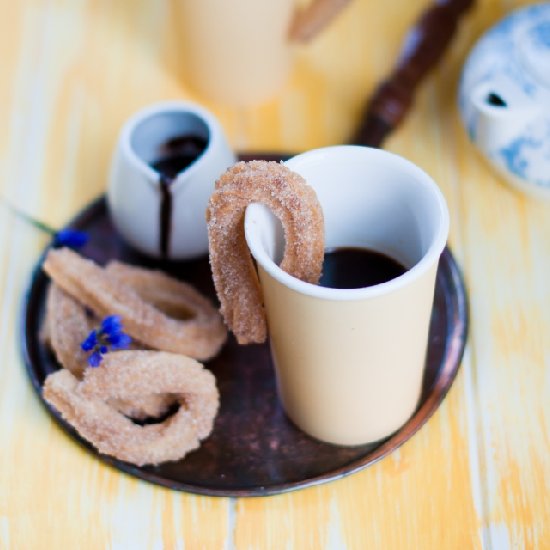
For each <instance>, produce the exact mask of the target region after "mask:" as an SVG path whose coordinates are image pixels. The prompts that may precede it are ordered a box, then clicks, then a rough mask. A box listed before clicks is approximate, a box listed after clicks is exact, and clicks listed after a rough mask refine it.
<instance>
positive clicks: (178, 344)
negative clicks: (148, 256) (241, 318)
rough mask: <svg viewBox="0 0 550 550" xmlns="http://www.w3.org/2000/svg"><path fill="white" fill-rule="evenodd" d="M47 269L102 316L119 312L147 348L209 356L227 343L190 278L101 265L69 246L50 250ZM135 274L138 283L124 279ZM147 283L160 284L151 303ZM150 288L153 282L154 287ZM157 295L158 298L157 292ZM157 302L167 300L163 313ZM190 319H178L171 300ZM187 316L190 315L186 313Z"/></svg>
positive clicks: (216, 317) (220, 325)
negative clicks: (174, 277) (172, 314)
mask: <svg viewBox="0 0 550 550" xmlns="http://www.w3.org/2000/svg"><path fill="white" fill-rule="evenodd" d="M44 270H45V271H46V272H47V273H48V275H50V277H51V278H52V279H53V280H54V281H55V283H56V284H57V285H59V286H60V287H61V288H62V289H63V290H64V291H65V292H67V293H68V294H69V295H71V296H72V297H73V298H75V299H76V300H78V301H79V302H81V303H83V304H85V305H86V306H87V307H89V308H90V309H92V310H93V311H94V313H95V314H96V315H98V316H104V315H119V316H120V317H121V319H122V322H123V323H124V328H125V331H126V332H127V333H128V334H129V335H130V336H131V337H132V338H135V339H136V340H138V341H140V342H142V343H143V344H145V345H146V346H147V347H149V348H153V349H158V350H164V351H170V352H174V353H181V354H184V355H189V356H191V357H194V358H196V359H201V360H204V359H209V358H210V357H213V356H214V355H216V354H217V353H218V351H219V349H220V347H221V346H222V344H223V343H224V342H225V339H226V336H227V333H226V330H225V327H224V326H223V323H222V320H221V318H220V315H219V313H218V312H217V311H216V309H215V307H214V306H213V305H212V304H211V303H210V301H209V300H208V299H207V298H205V297H204V296H202V295H201V294H200V293H199V292H197V291H196V290H195V289H194V288H193V287H191V286H190V285H187V284H186V283H183V282H180V281H176V280H174V279H172V278H170V277H168V276H167V275H165V274H163V273H161V272H147V271H146V270H143V269H139V268H132V267H129V266H124V267H121V266H120V264H115V265H114V266H112V267H110V268H108V269H103V268H101V267H100V266H98V265H97V264H95V263H94V262H93V261H91V260H88V259H85V258H82V257H81V256H79V255H78V254H77V253H75V252H73V251H72V250H69V249H67V248H62V249H57V250H50V251H49V252H48V255H47V256H46V260H45V262H44ZM129 277H131V278H132V280H133V281H134V284H135V285H136V286H135V288H133V287H132V286H130V285H129V284H126V282H125V279H127V278H129ZM149 284H151V285H158V287H159V288H157V289H156V290H155V291H154V292H155V295H154V296H153V298H152V302H149V301H148V297H151V296H152V295H151V291H150V290H149V286H148V285H149ZM151 288H152V287H151ZM155 296H156V297H155ZM155 302H156V304H157V305H159V304H160V305H161V306H162V305H164V307H166V309H167V310H168V313H164V312H163V311H161V309H159V307H156V306H155ZM171 303H177V304H178V306H177V307H178V311H180V314H181V310H182V308H183V309H185V310H186V311H188V312H189V313H190V314H191V316H192V318H186V319H181V318H174V317H172V316H171V315H170V310H171V307H170V304H171ZM186 317H188V315H187V314H186Z"/></svg>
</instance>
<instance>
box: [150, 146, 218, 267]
mask: <svg viewBox="0 0 550 550" xmlns="http://www.w3.org/2000/svg"><path fill="white" fill-rule="evenodd" d="M207 144H208V142H207V140H205V139H204V138H202V137H199V136H193V135H183V136H176V137H174V138H171V139H169V140H168V141H166V142H165V143H163V144H162V145H161V146H160V147H159V156H158V158H157V159H156V160H154V161H153V162H152V163H151V166H152V168H154V169H155V170H156V171H157V172H158V173H159V189H160V212H159V214H160V215H159V223H160V227H159V251H160V254H161V257H162V258H163V259H166V258H167V257H168V252H169V250H170V242H171V238H172V203H173V199H172V184H173V183H174V181H175V180H176V178H177V176H178V175H179V174H181V172H183V171H184V170H186V169H187V168H188V167H189V166H190V165H191V164H192V163H193V162H194V161H195V160H197V158H198V157H200V156H201V155H202V153H203V152H204V150H205V149H206V146H207Z"/></svg>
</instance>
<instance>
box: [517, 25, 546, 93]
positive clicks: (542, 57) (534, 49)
mask: <svg viewBox="0 0 550 550" xmlns="http://www.w3.org/2000/svg"><path fill="white" fill-rule="evenodd" d="M517 44H518V50H519V54H520V57H521V61H522V63H523V64H524V65H525V68H526V69H527V70H528V71H529V72H531V73H532V74H533V75H534V76H535V77H536V78H537V80H539V81H540V82H541V83H542V84H544V85H545V86H549V87H550V17H548V18H545V19H543V20H539V21H536V22H530V24H528V25H527V26H525V27H524V28H523V29H522V30H521V33H520V35H519V36H518V39H517Z"/></svg>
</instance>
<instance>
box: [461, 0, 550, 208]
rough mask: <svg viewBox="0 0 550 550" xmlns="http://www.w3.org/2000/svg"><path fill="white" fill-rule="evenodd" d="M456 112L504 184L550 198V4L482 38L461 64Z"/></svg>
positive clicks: (529, 10) (520, 14) (514, 17)
mask: <svg viewBox="0 0 550 550" xmlns="http://www.w3.org/2000/svg"><path fill="white" fill-rule="evenodd" d="M459 107H460V112H461V115H462V119H463V121H464V124H465V126H466V129H467V131H468V134H469V136H470V138H471V140H472V141H473V142H474V143H475V144H476V145H477V147H478V148H479V149H480V150H481V151H482V152H483V153H484V155H485V156H486V157H487V158H488V159H489V161H490V162H491V163H492V164H493V166H495V167H496V169H497V170H498V171H499V172H500V173H501V174H503V175H504V176H505V177H506V178H507V180H508V182H509V183H511V184H512V185H513V186H514V187H516V188H518V189H520V190H521V191H525V192H527V193H529V194H531V195H535V196H539V197H541V196H542V197H545V198H550V2H545V3H542V4H536V5H533V6H529V7H527V8H523V9H520V10H518V11H515V12H513V13H512V14H510V15H509V16H508V17H506V18H505V19H503V20H501V21H500V22H499V23H498V24H497V25H495V26H494V27H492V28H491V29H490V30H489V31H488V32H487V33H486V34H485V35H484V36H482V38H481V39H480V40H479V41H478V43H477V44H476V45H475V47H474V48H473V50H472V51H471V53H470V55H469V57H468V59H467V61H466V63H465V65H464V69H463V73H462V79H461V83H460V90H459Z"/></svg>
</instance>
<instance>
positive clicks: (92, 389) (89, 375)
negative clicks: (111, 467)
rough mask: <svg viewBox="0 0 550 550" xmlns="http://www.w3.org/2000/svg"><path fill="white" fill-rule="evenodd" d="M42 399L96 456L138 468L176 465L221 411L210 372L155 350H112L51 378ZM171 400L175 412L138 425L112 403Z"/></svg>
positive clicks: (177, 356) (60, 371)
mask: <svg viewBox="0 0 550 550" xmlns="http://www.w3.org/2000/svg"><path fill="white" fill-rule="evenodd" d="M43 394H44V398H45V399H46V401H48V403H50V404H51V405H52V406H53V407H55V408H56V409H57V410H58V411H59V412H60V413H61V415H62V416H63V418H64V419H65V420H66V421H67V422H69V423H70V424H71V425H72V426H74V427H75V429H76V430H77V431H78V433H79V434H80V435H81V436H82V437H83V438H84V439H86V440H87V441H89V442H90V443H91V444H92V445H93V446H94V447H95V448H96V449H97V450H98V451H99V452H101V453H104V454H108V455H111V456H114V457H115V458H118V459H120V460H124V461H127V462H131V463H133V464H136V465H137V466H143V465H144V464H159V463H161V462H165V461H169V460H179V459H181V458H183V457H184V456H185V455H186V454H187V453H188V452H190V451H192V450H193V449H196V448H197V447H198V446H199V445H200V441H201V440H203V439H205V438H206V437H207V436H208V435H209V434H210V432H211V430H212V427H213V423H214V418H215V416H216V413H217V410H218V407H219V394H218V390H217V388H216V384H215V379H214V376H213V375H212V373H210V372H209V371H207V370H206V369H204V368H203V367H202V365H201V364H200V363H198V362H197V361H195V360H194V359H191V358H189V357H184V356H182V355H177V354H173V353H167V352H157V351H115V352H111V353H109V354H107V355H106V356H105V357H104V359H103V361H102V364H101V365H100V366H99V367H98V368H95V369H87V370H86V371H85V373H84V377H83V380H82V381H79V380H78V379H77V378H76V377H75V376H74V375H73V374H72V373H71V372H70V371H69V370H67V369H62V370H59V371H57V372H55V373H53V374H50V375H49V376H48V377H47V378H46V381H45V383H44V388H43ZM148 394H152V395H166V394H169V395H172V396H174V398H175V399H176V401H177V402H178V404H179V409H178V411H177V412H176V413H175V414H174V415H173V416H171V417H169V418H168V419H166V420H165V421H163V422H161V423H158V424H147V425H143V426H141V425H139V424H136V423H134V422H132V421H131V420H130V419H129V418H127V417H126V416H124V415H123V414H121V413H120V412H119V411H118V410H116V408H114V407H113V406H112V405H111V404H110V403H111V402H112V401H113V400H125V401H131V400H132V399H134V398H135V397H136V396H142V395H148Z"/></svg>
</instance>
